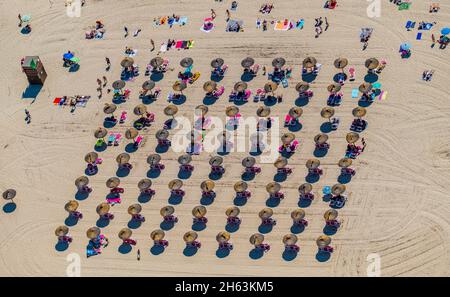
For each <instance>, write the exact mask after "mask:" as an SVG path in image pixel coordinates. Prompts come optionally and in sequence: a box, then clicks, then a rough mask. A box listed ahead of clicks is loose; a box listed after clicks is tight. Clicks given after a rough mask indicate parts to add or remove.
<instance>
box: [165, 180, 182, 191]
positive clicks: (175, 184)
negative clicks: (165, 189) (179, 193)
mask: <svg viewBox="0 0 450 297" xmlns="http://www.w3.org/2000/svg"><path fill="white" fill-rule="evenodd" d="M168 186H169V189H171V190H179V189H181V187H182V186H183V181H182V180H181V179H173V180H171V181H170V182H169V185H168Z"/></svg>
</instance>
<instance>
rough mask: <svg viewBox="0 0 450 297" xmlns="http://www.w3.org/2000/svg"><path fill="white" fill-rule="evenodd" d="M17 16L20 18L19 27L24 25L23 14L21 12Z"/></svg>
mask: <svg viewBox="0 0 450 297" xmlns="http://www.w3.org/2000/svg"><path fill="white" fill-rule="evenodd" d="M17 17H18V18H19V27H22V24H23V21H22V16H21V15H20V13H19V15H18V16H17Z"/></svg>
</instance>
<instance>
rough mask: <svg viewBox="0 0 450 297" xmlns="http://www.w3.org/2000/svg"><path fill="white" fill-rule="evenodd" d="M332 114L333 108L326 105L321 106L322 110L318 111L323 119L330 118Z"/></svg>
mask: <svg viewBox="0 0 450 297" xmlns="http://www.w3.org/2000/svg"><path fill="white" fill-rule="evenodd" d="M333 115H334V108H333V107H330V106H327V107H324V108H322V110H321V111H320V116H321V117H322V118H324V119H328V120H330V118H331V117H332V116H333Z"/></svg>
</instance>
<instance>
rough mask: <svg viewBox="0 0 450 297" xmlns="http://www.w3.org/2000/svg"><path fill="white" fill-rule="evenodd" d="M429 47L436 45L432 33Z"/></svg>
mask: <svg viewBox="0 0 450 297" xmlns="http://www.w3.org/2000/svg"><path fill="white" fill-rule="evenodd" d="M431 42H432V43H431V48H433V47H434V46H435V45H436V37H434V34H431Z"/></svg>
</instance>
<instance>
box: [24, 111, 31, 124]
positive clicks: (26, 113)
mask: <svg viewBox="0 0 450 297" xmlns="http://www.w3.org/2000/svg"><path fill="white" fill-rule="evenodd" d="M25 122H26V123H27V124H29V123H31V115H30V112H29V111H28V110H27V109H26V108H25Z"/></svg>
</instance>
